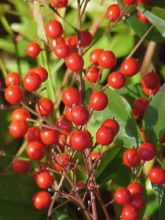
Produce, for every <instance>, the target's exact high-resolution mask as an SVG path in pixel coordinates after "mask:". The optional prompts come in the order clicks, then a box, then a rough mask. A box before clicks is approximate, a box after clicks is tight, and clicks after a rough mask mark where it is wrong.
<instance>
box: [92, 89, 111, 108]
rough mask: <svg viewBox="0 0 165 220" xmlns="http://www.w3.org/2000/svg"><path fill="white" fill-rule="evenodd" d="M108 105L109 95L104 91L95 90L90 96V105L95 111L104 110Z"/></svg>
mask: <svg viewBox="0 0 165 220" xmlns="http://www.w3.org/2000/svg"><path fill="white" fill-rule="evenodd" d="M107 105H108V97H107V95H106V94H105V93H104V92H101V91H98V92H93V93H92V94H91V95H90V97H89V107H90V108H91V109H93V110H95V111H102V110H104V109H105V108H106V107H107Z"/></svg>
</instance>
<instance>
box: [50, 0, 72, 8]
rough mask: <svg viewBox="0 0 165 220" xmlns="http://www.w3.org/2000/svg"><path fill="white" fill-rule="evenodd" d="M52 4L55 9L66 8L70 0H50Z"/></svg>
mask: <svg viewBox="0 0 165 220" xmlns="http://www.w3.org/2000/svg"><path fill="white" fill-rule="evenodd" d="M50 2H51V5H52V6H53V7H55V8H64V7H66V6H67V4H68V0H50Z"/></svg>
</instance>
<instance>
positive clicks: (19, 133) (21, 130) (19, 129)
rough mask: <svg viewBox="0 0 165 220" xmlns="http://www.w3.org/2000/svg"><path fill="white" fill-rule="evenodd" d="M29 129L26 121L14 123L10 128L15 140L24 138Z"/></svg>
mask: <svg viewBox="0 0 165 220" xmlns="http://www.w3.org/2000/svg"><path fill="white" fill-rule="evenodd" d="M27 129H28V123H27V122H26V121H12V122H11V124H10V126H9V132H10V134H11V136H12V137H14V138H21V137H23V136H24V135H25V134H26V132H27Z"/></svg>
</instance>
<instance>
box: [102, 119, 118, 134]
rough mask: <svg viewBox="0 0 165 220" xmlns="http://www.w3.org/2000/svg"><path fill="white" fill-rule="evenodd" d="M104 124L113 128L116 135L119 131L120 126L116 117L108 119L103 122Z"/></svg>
mask: <svg viewBox="0 0 165 220" xmlns="http://www.w3.org/2000/svg"><path fill="white" fill-rule="evenodd" d="M102 125H103V126H106V127H108V128H111V129H112V130H113V132H114V135H117V133H118V132H119V129H120V126H119V124H118V122H117V121H116V120H115V119H106V120H105V121H104V122H103V123H102Z"/></svg>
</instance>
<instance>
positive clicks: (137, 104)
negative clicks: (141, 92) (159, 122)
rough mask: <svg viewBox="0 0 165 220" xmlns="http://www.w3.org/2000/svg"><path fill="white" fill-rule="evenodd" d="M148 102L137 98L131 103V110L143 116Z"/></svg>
mask: <svg viewBox="0 0 165 220" xmlns="http://www.w3.org/2000/svg"><path fill="white" fill-rule="evenodd" d="M148 104H149V101H148V100H147V99H145V98H138V99H136V100H135V101H134V103H133V110H134V111H136V112H137V114H139V115H144V113H145V110H146V108H147V107H148Z"/></svg>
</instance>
